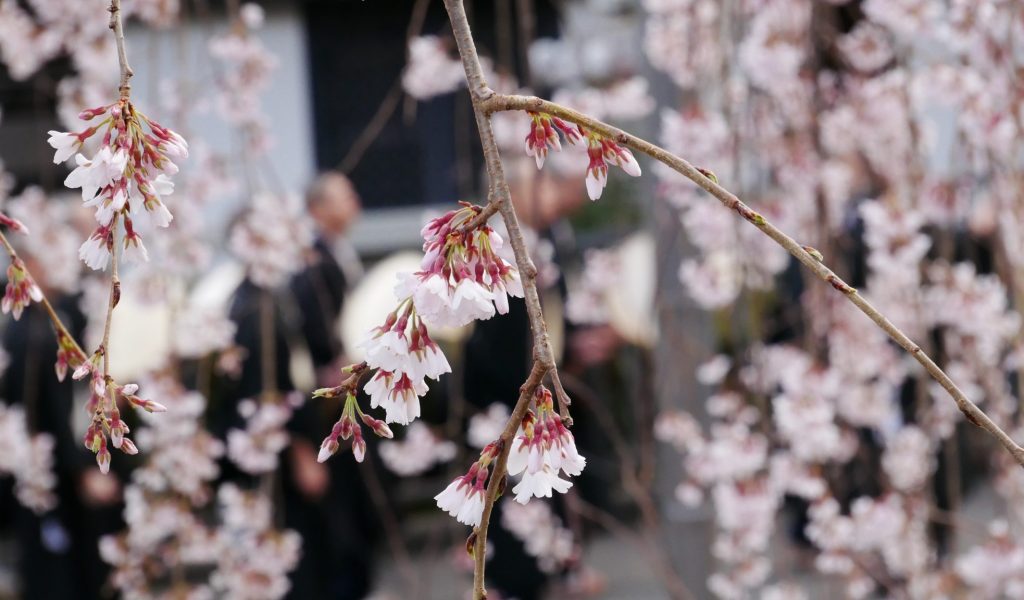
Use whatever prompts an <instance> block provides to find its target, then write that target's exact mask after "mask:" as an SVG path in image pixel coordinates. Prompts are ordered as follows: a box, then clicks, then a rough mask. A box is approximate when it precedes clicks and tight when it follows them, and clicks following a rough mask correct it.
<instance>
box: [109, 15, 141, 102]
mask: <svg viewBox="0 0 1024 600" xmlns="http://www.w3.org/2000/svg"><path fill="white" fill-rule="evenodd" d="M107 11H108V12H109V13H110V23H109V24H108V25H107V26H108V27H110V30H111V31H113V32H114V40H115V41H116V42H117V63H118V65H119V66H120V68H121V83H120V85H119V86H118V88H117V89H118V91H120V92H121V98H122V99H125V98H128V96H129V95H131V90H132V86H131V84H130V83H129V80H130V79H131V78H132V75H134V74H135V73H133V72H132V68H131V66H129V65H128V52H127V50H125V45H124V26H123V24H122V23H121V0H110V8H108V9H107Z"/></svg>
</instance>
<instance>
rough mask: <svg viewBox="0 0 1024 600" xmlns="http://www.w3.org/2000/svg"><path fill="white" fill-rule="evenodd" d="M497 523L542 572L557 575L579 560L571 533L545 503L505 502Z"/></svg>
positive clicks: (579, 552) (577, 545)
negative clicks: (512, 536)
mask: <svg viewBox="0 0 1024 600" xmlns="http://www.w3.org/2000/svg"><path fill="white" fill-rule="evenodd" d="M501 524H502V526H504V527H505V529H507V530H508V531H509V532H511V533H512V535H514V536H515V537H516V538H517V539H519V541H521V542H522V543H523V549H524V550H526V553H527V554H529V555H530V556H533V557H534V558H536V559H537V566H539V567H540V570H541V571H543V572H545V573H557V572H558V571H560V570H561V569H564V568H565V567H566V566H568V565H570V564H572V563H574V562H576V561H578V560H579V558H580V554H581V548H580V547H579V544H577V543H576V540H575V538H574V536H573V534H572V530H570V529H568V528H567V527H565V526H564V525H563V524H562V520H561V519H560V518H559V517H558V515H556V514H555V513H554V511H552V510H551V506H550V505H548V503H546V502H531V503H529V504H527V505H522V504H518V503H516V502H512V501H510V500H505V501H504V502H502V505H501Z"/></svg>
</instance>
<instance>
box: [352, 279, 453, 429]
mask: <svg viewBox="0 0 1024 600" xmlns="http://www.w3.org/2000/svg"><path fill="white" fill-rule="evenodd" d="M361 347H362V348H363V350H364V351H365V352H366V363H367V365H369V366H370V367H371V368H375V369H378V370H377V374H376V375H375V376H374V377H372V378H371V379H370V380H369V381H368V382H367V383H366V386H365V387H364V388H363V389H364V390H365V391H366V393H367V394H369V396H370V406H371V407H372V408H377V407H383V408H384V410H385V417H384V420H385V421H387V422H388V423H399V424H401V425H408V424H409V423H410V422H412V421H413V420H414V419H416V418H417V417H419V416H420V403H419V397H420V396H422V395H424V394H426V393H427V384H426V382H425V378H426V377H430V378H432V379H435V380H436V379H438V378H439V377H440V376H441V375H442V374H444V373H450V372H451V370H452V369H451V366H450V365H449V364H448V359H446V358H445V356H444V353H443V352H441V348H440V346H438V345H437V343H436V342H435V341H434V340H432V339H431V338H430V334H429V332H428V331H427V327H426V324H424V322H423V319H422V318H421V317H420V316H419V315H418V314H417V312H416V306H415V303H414V302H413V300H412V298H406V299H405V300H403V301H402V302H401V303H400V304H399V306H398V308H397V309H396V310H394V311H392V312H391V313H390V314H389V315H388V316H387V318H386V319H385V321H384V324H383V325H381V326H379V327H376V328H375V329H373V331H371V332H370V337H369V339H367V340H366V341H365V342H363V344H362V345H361Z"/></svg>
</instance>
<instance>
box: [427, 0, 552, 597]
mask: <svg viewBox="0 0 1024 600" xmlns="http://www.w3.org/2000/svg"><path fill="white" fill-rule="evenodd" d="M445 3H446V4H447V3H448V0H445ZM547 372H548V369H547V368H546V367H545V366H544V365H543V364H541V362H540V361H538V360H535V361H534V362H533V369H532V370H531V371H530V376H529V377H528V378H527V379H526V382H525V383H524V384H523V385H522V387H521V388H519V400H518V401H517V402H516V406H515V408H514V409H512V415H511V416H509V418H508V421H507V422H506V423H505V429H503V430H502V432H501V437H499V438H498V448H499V449H500V450H499V453H498V459H497V460H496V461H494V470H493V471H491V479H490V481H488V482H487V493H486V494H485V495H484V510H483V513H482V514H481V516H480V525H478V526H477V528H476V530H475V531H473V534H472V536H470V543H472V546H473V599H474V600H485V599H486V598H487V590H486V589H485V588H484V567H485V564H486V562H487V527H488V525H489V523H490V520H491V513H492V512H493V511H494V503H495V502H496V501H497V500H498V497H499V496H501V494H502V493H503V492H504V491H505V483H506V481H505V479H506V472H507V470H506V465H507V464H508V455H509V452H510V451H511V450H512V438H513V437H514V436H515V435H516V431H517V430H518V429H519V425H520V423H522V422H523V417H525V416H526V411H527V409H528V408H530V399H531V398H533V394H534V392H536V391H537V388H538V387H540V384H541V382H542V381H544V375H545V374H546V373H547Z"/></svg>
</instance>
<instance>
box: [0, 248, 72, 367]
mask: <svg viewBox="0 0 1024 600" xmlns="http://www.w3.org/2000/svg"><path fill="white" fill-rule="evenodd" d="M0 243H2V244H3V246H4V249H5V250H7V255H8V256H10V258H11V262H14V261H20V260H21V259H20V258H19V257H18V251H17V250H15V249H14V246H12V245H11V242H10V241H9V240H8V239H7V236H6V235H4V234H3V232H2V231H0ZM22 264H24V261H22ZM24 269H25V273H26V274H27V275H28V276H29V277H30V278H31V279H32V281H35V278H34V277H32V273H31V272H29V269H28V267H27V266H26V267H24ZM40 293H41V294H42V299H41V300H40V301H39V304H42V305H43V309H45V310H46V314H47V316H49V317H50V322H51V323H52V324H53V330H54V332H55V333H56V334H57V338H58V340H59V339H60V338H63V339H66V340H67V341H68V343H69V344H70V345H71V346H72V348H73V351H74V354H75V359H76V360H77V361H78V363H77V364H72V365H71V367H72V368H74V367H77V366H78V364H81V361H83V360H85V357H86V354H85V351H84V350H82V346H81V345H79V343H78V341H77V340H75V338H74V336H72V335H71V332H70V331H68V328H67V327H66V326H65V325H64V322H63V321H61V320H60V316H59V315H57V311H56V310H54V309H53V305H52V304H50V300H49V298H47V297H46V293H45V292H43V291H42V290H40Z"/></svg>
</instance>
